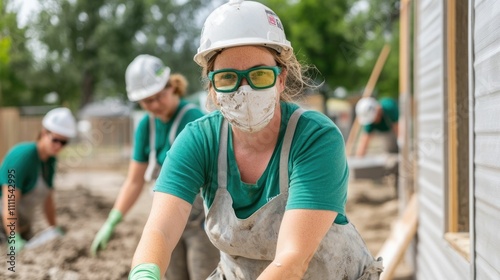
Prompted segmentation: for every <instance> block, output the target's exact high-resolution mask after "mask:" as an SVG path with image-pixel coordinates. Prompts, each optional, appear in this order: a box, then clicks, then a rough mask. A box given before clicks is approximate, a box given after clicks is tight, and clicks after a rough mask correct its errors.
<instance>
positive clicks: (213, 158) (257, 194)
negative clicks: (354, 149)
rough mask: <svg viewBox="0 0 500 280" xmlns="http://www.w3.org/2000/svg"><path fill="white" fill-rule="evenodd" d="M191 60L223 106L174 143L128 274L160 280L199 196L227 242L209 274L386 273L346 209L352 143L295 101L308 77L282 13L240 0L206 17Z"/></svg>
mask: <svg viewBox="0 0 500 280" xmlns="http://www.w3.org/2000/svg"><path fill="white" fill-rule="evenodd" d="M202 30H203V31H202V33H201V36H200V45H199V48H198V52H197V54H196V55H195V57H194V60H195V61H196V62H197V63H198V65H200V66H201V67H202V68H203V70H202V71H203V72H202V73H203V76H202V79H203V80H205V81H207V83H208V84H207V89H208V92H209V98H210V100H211V101H212V103H213V104H214V105H215V106H216V107H217V108H218V110H216V111H213V112H211V113H210V114H208V115H206V116H204V117H202V118H200V119H198V120H196V121H193V122H191V123H190V124H188V125H187V126H186V128H185V129H184V130H183V131H182V132H181V134H180V135H179V137H178V139H177V140H176V142H175V143H174V145H173V146H172V148H171V149H170V150H169V152H168V154H167V157H166V159H165V162H164V164H163V165H162V170H161V172H160V176H159V177H158V181H157V182H156V186H155V193H154V203H153V206H152V209H151V212H150V215H149V219H148V221H147V222H146V225H145V228H144V231H143V234H142V237H141V241H140V242H139V245H138V246H137V249H136V252H135V255H134V258H133V260H132V270H131V272H130V274H129V279H130V280H137V279H158V280H159V279H162V278H161V277H162V275H163V272H164V271H165V270H167V268H168V267H170V266H171V265H172V262H173V261H174V260H173V256H172V254H171V253H172V251H173V249H174V247H175V246H176V244H177V242H178V241H179V239H180V237H181V234H182V231H183V229H184V226H185V225H186V224H187V223H188V213H189V211H190V210H191V208H192V207H193V206H192V205H193V202H195V198H196V196H197V195H198V194H199V193H201V195H202V197H203V199H204V206H205V213H206V223H205V229H206V231H207V234H208V236H209V238H210V240H211V241H212V243H213V244H214V245H215V246H216V247H217V248H219V249H220V252H221V253H220V255H221V257H220V262H219V265H218V266H217V269H216V270H215V271H214V272H213V273H212V274H211V275H210V277H209V278H207V279H218V280H221V279H227V280H236V279H249V280H250V279H251V280H254V279H305V280H307V279H321V280H323V279H378V275H379V273H380V272H381V271H382V263H381V260H375V259H374V258H373V257H372V256H371V254H370V252H369V251H368V248H367V247H366V245H365V244H364V242H363V240H362V238H361V237H360V235H359V233H358V232H357V231H356V229H355V227H354V226H353V225H352V224H351V223H350V222H349V219H348V218H347V215H346V211H345V203H346V200H347V185H348V181H349V180H348V178H349V168H348V166H347V160H346V156H345V148H344V140H343V137H342V134H341V133H340V131H339V129H338V128H337V126H336V125H335V124H334V123H333V122H332V121H331V120H330V119H329V118H328V117H326V116H325V115H323V114H321V113H319V112H315V111H304V110H303V109H301V108H300V107H299V106H298V105H297V104H295V103H293V102H292V97H293V96H296V95H298V94H301V92H303V90H304V87H305V86H307V85H310V83H309V82H310V80H308V79H306V78H305V76H303V73H304V72H303V70H305V69H303V68H302V66H301V65H300V64H299V62H298V61H297V58H296V56H295V54H294V53H293V49H292V46H291V43H290V41H288V40H287V39H286V36H285V33H284V27H283V25H282V22H281V20H280V19H279V18H278V16H277V15H276V14H275V13H274V12H273V11H272V10H271V9H269V8H268V7H266V6H264V5H263V4H261V3H258V2H256V1H242V0H231V1H229V2H227V3H225V4H223V5H222V6H220V7H218V8H217V9H216V10H214V11H213V12H212V13H211V14H210V15H209V16H208V18H207V19H206V21H205V24H204V26H203V29H202Z"/></svg>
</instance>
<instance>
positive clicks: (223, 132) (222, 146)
mask: <svg viewBox="0 0 500 280" xmlns="http://www.w3.org/2000/svg"><path fill="white" fill-rule="evenodd" d="M228 129H229V125H228V123H227V121H226V119H225V118H223V121H222V124H221V128H220V139H219V157H218V159H217V160H218V167H217V168H218V170H217V182H218V185H219V188H223V189H226V188H227V135H228Z"/></svg>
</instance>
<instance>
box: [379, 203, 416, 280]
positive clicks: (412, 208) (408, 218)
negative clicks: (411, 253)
mask: <svg viewBox="0 0 500 280" xmlns="http://www.w3.org/2000/svg"><path fill="white" fill-rule="evenodd" d="M417 210H418V209H417V195H416V194H412V196H411V198H410V200H409V202H408V206H407V207H406V209H405V211H404V212H403V215H401V216H400V217H399V219H398V220H397V221H396V222H395V223H394V225H393V227H392V230H391V234H390V235H389V238H387V239H386V241H385V242H384V245H382V248H381V249H380V251H379V253H378V254H377V257H379V256H380V257H382V258H383V259H384V271H383V272H382V274H381V275H380V280H389V279H392V278H393V277H394V273H395V272H396V268H397V266H398V264H399V262H400V261H401V259H402V258H403V255H404V252H405V251H406V249H407V248H408V246H409V244H410V242H411V240H412V239H413V237H414V236H415V234H416V233H417V224H418V222H417V221H418V211H417Z"/></svg>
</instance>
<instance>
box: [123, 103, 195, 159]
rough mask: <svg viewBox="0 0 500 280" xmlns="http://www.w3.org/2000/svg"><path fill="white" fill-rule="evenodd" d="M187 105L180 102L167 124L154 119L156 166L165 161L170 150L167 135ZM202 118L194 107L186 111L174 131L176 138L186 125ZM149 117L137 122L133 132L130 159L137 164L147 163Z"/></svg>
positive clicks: (146, 116)
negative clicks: (132, 147) (132, 148)
mask: <svg viewBox="0 0 500 280" xmlns="http://www.w3.org/2000/svg"><path fill="white" fill-rule="evenodd" d="M187 104H188V103H187V102H186V101H184V100H181V102H180V104H179V107H177V111H176V112H175V113H174V115H173V116H172V118H171V119H170V120H169V121H168V122H166V123H165V122H162V121H161V120H160V119H158V118H155V129H156V137H155V138H156V141H155V144H156V145H155V146H156V160H157V161H158V164H159V165H161V164H162V163H163V161H164V160H165V157H166V155H167V151H168V150H169V149H170V142H169V139H168V137H169V134H170V129H171V128H172V124H173V123H174V120H175V118H176V117H177V114H179V112H180V110H181V109H182V108H183V107H184V106H186V105H187ZM202 116H203V112H202V111H201V110H200V109H199V108H197V107H195V108H191V109H189V110H187V111H186V113H185V114H184V116H183V117H182V120H181V121H180V123H179V126H178V128H177V131H176V136H177V135H179V133H180V132H181V131H182V130H183V129H184V127H185V126H186V124H188V123H190V122H192V121H194V120H196V119H198V118H200V117H202ZM149 151H150V148H149V115H148V114H146V115H145V116H144V117H143V118H142V119H141V121H140V122H139V124H138V126H137V129H136V131H135V138H134V150H133V155H132V159H133V160H135V161H137V162H148V160H149Z"/></svg>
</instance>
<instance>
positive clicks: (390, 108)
mask: <svg viewBox="0 0 500 280" xmlns="http://www.w3.org/2000/svg"><path fill="white" fill-rule="evenodd" d="M380 105H381V106H382V109H383V110H384V114H386V115H387V116H388V117H389V119H390V120H391V121H392V122H393V123H396V122H397V121H398V119H399V108H398V103H397V102H396V100H394V99H392V98H384V99H382V100H380Z"/></svg>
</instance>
